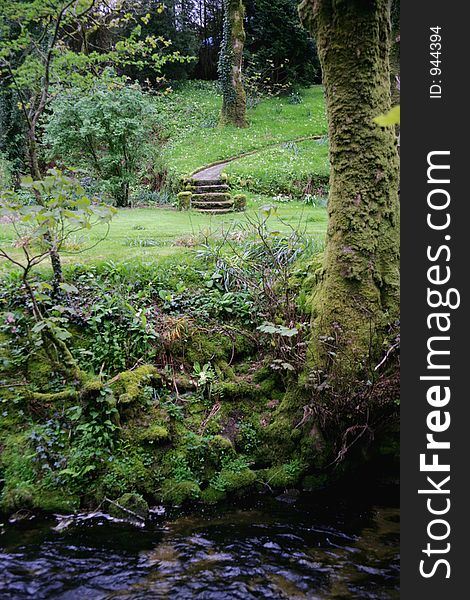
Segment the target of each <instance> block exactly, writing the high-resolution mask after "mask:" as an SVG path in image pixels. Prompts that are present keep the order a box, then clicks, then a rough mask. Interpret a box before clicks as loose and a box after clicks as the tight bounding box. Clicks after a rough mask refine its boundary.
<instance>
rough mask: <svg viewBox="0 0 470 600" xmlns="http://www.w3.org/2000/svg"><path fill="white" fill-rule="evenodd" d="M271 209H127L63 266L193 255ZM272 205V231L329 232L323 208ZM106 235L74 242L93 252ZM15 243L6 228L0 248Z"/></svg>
mask: <svg viewBox="0 0 470 600" xmlns="http://www.w3.org/2000/svg"><path fill="white" fill-rule="evenodd" d="M268 203H269V198H263V197H259V196H258V197H251V198H250V200H249V203H248V210H247V211H246V212H245V213H229V214H227V215H205V214H201V213H196V212H194V211H188V212H179V211H176V210H172V209H163V208H136V209H123V210H120V211H119V212H118V214H117V215H116V216H115V217H114V219H113V221H112V223H111V227H110V231H109V235H108V237H107V238H106V239H105V240H103V241H102V242H100V243H99V244H98V245H97V246H95V247H94V248H92V249H91V250H86V251H84V252H81V253H79V254H67V253H64V254H63V262H64V263H70V262H80V263H96V262H102V261H105V260H114V261H122V260H127V259H131V258H141V259H152V258H157V257H162V256H168V255H172V254H178V253H179V254H186V253H190V252H193V251H194V250H195V249H197V247H198V245H199V244H200V243H201V242H202V241H203V238H204V236H205V235H207V234H211V235H212V236H214V235H215V236H218V235H221V233H222V231H224V230H225V231H226V230H227V228H229V227H230V226H231V225H232V224H234V222H243V221H245V222H246V218H247V216H248V217H256V215H257V214H259V209H260V208H261V207H263V206H265V205H266V204H268ZM271 204H273V205H274V206H276V210H277V214H273V215H271V216H270V217H269V224H270V227H271V229H273V230H276V231H281V232H282V231H286V232H287V231H288V229H289V226H291V227H295V228H298V229H299V230H300V231H305V232H306V233H307V234H308V235H309V236H318V237H320V238H321V239H323V237H324V235H325V230H326V210H325V209H324V208H313V207H311V206H306V205H305V204H303V203H301V202H289V203H287V204H276V203H273V202H271ZM281 221H283V222H284V223H282V222H281ZM105 231H106V229H105V227H104V226H99V227H96V228H95V229H93V230H92V231H91V232H89V233H88V232H87V233H86V234H84V235H83V236H82V237H81V238H76V239H75V240H73V241H74V242H76V243H77V244H83V245H85V246H90V245H93V244H95V243H96V242H98V241H99V240H100V238H102V237H103V235H104V234H105ZM12 241H13V230H12V227H11V226H9V225H5V224H2V225H1V226H0V246H2V247H4V248H6V247H7V246H9V245H10V244H11V242H12ZM10 253H11V254H13V255H14V256H17V257H19V256H21V251H20V250H16V249H11V250H10ZM0 265H3V267H7V268H8V267H9V265H7V264H6V261H5V260H4V259H0Z"/></svg>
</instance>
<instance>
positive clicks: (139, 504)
mask: <svg viewBox="0 0 470 600" xmlns="http://www.w3.org/2000/svg"><path fill="white" fill-rule="evenodd" d="M116 505H119V506H116ZM120 507H122V508H123V509H126V510H127V511H130V512H126V510H122V509H121V508H120ZM108 512H109V514H110V515H111V516H112V517H117V518H119V519H125V518H129V517H132V514H131V513H133V514H136V515H137V516H139V517H140V518H141V519H147V518H148V515H149V506H148V504H147V502H146V501H145V500H144V498H143V497H142V496H141V495H140V494H136V493H135V492H128V493H127V494H123V495H122V496H121V497H120V498H118V499H117V500H116V504H111V503H110V504H109V509H108Z"/></svg>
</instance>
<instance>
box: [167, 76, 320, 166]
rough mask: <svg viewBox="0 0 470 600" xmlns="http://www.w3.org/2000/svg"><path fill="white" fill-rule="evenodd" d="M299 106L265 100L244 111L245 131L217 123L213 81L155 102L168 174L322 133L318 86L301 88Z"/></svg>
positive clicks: (218, 102)
mask: <svg viewBox="0 0 470 600" xmlns="http://www.w3.org/2000/svg"><path fill="white" fill-rule="evenodd" d="M299 97H300V99H301V102H298V103H291V102H292V101H291V100H289V98H288V97H277V98H269V99H265V100H262V101H260V102H259V103H258V104H256V105H255V106H254V107H253V108H250V109H249V110H248V123H249V126H248V127H247V128H246V129H237V128H236V127H230V126H227V127H223V128H221V127H220V126H219V125H218V121H219V113H220V106H221V96H220V94H219V92H218V90H217V87H216V86H215V85H214V84H213V83H207V84H202V83H201V82H197V83H192V84H187V85H186V86H183V87H182V88H180V89H179V90H177V91H175V92H174V93H173V94H171V95H170V96H166V97H164V98H160V99H157V100H156V102H157V103H158V108H159V115H160V117H159V118H160V120H161V127H162V132H165V133H164V135H165V136H166V137H167V138H168V141H167V143H166V144H165V147H164V150H163V158H164V160H165V162H166V163H167V165H168V168H169V171H170V174H171V175H172V176H180V175H189V174H190V173H192V172H193V171H195V170H196V169H197V168H199V167H203V166H205V165H209V164H211V163H213V162H216V161H219V160H223V159H226V158H231V157H233V156H238V155H240V154H243V153H245V152H249V151H251V150H257V149H261V148H265V147H267V146H273V145H275V144H279V143H281V142H286V141H290V140H295V139H299V138H304V137H309V136H316V135H325V134H326V131H327V122H326V115H325V104H324V98H323V89H322V87H321V86H314V87H312V88H309V89H306V90H302V92H301V94H300V96H299Z"/></svg>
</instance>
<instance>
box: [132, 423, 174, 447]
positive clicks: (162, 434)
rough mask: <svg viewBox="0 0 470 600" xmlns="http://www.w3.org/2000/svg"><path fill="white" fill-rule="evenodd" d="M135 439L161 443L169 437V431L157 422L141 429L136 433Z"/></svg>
mask: <svg viewBox="0 0 470 600" xmlns="http://www.w3.org/2000/svg"><path fill="white" fill-rule="evenodd" d="M137 439H138V441H139V442H149V443H150V444H153V443H155V444H161V443H164V442H166V441H168V440H169V439H170V432H169V431H168V429H167V428H166V427H164V426H163V425H158V423H154V424H153V425H150V426H149V427H146V428H145V429H142V430H141V431H140V432H139V433H138V434H137Z"/></svg>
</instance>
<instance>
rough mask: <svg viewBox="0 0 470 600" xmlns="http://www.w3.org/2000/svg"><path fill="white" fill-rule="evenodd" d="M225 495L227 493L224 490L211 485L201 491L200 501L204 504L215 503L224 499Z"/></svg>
mask: <svg viewBox="0 0 470 600" xmlns="http://www.w3.org/2000/svg"><path fill="white" fill-rule="evenodd" d="M226 497H227V494H226V493H225V492H223V491H222V490H219V489H217V488H215V487H213V486H211V485H210V486H209V487H207V488H206V489H205V490H203V491H202V492H201V501H202V502H203V503H204V504H217V503H218V502H222V500H225V498H226Z"/></svg>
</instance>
